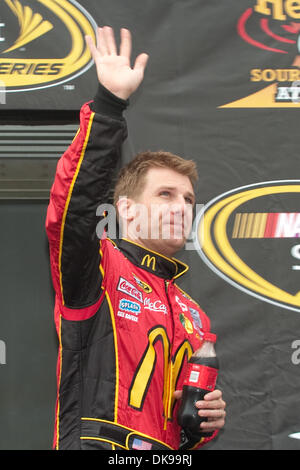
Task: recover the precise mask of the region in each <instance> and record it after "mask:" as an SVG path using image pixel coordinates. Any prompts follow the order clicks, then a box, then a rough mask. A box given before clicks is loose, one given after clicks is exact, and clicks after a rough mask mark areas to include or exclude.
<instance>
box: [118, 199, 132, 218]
mask: <svg viewBox="0 0 300 470" xmlns="http://www.w3.org/2000/svg"><path fill="white" fill-rule="evenodd" d="M134 205H135V202H134V201H133V200H132V199H130V198H128V197H127V196H120V197H119V200H118V201H117V203H116V206H117V211H118V214H119V219H122V220H123V221H124V222H127V223H128V222H131V221H132V220H133V219H134Z"/></svg>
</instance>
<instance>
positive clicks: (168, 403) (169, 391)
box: [164, 280, 174, 431]
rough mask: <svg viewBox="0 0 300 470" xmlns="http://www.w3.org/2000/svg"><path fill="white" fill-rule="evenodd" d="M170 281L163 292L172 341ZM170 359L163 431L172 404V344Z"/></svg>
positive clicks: (172, 319)
mask: <svg viewBox="0 0 300 470" xmlns="http://www.w3.org/2000/svg"><path fill="white" fill-rule="evenodd" d="M169 284H170V281H166V280H165V291H166V297H167V301H168V304H169V310H170V315H171V322H172V339H173V337H174V318H173V311H172V307H171V304H170V301H169V295H168V287H169ZM170 346H171V347H170V357H169V364H168V384H167V398H166V402H165V404H164V405H165V406H164V415H165V416H164V431H165V430H166V429H167V424H168V416H169V412H170V407H171V403H172V381H173V379H172V372H173V368H172V342H171V344H170Z"/></svg>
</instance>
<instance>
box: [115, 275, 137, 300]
mask: <svg viewBox="0 0 300 470" xmlns="http://www.w3.org/2000/svg"><path fill="white" fill-rule="evenodd" d="M117 290H119V291H121V292H123V293H124V294H128V295H130V297H133V298H134V299H137V300H138V301H139V302H142V303H143V294H142V293H141V292H140V291H139V290H138V289H137V288H136V287H135V286H134V285H133V284H131V283H130V282H129V281H127V280H126V279H124V278H123V277H120V279H119V284H118V287H117Z"/></svg>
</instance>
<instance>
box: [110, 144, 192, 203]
mask: <svg viewBox="0 0 300 470" xmlns="http://www.w3.org/2000/svg"><path fill="white" fill-rule="evenodd" d="M150 168H170V169H171V170H174V171H177V173H180V174H182V175H185V176H187V177H188V178H189V179H190V181H191V184H192V186H193V187H194V186H195V183H196V181H197V179H198V174H197V168H196V164H195V162H194V161H193V160H185V159H184V158H182V157H179V156H178V155H174V154H173V153H170V152H164V151H158V152H150V151H148V152H141V153H139V154H137V155H136V157H135V158H134V159H133V160H131V162H130V163H128V164H127V165H126V166H124V167H123V168H122V169H121V171H120V173H119V177H118V180H117V183H116V186H115V191H114V204H115V205H116V203H117V201H118V200H119V197H121V196H126V197H128V198H131V199H134V198H136V197H138V196H139V195H140V194H141V193H142V190H143V187H144V183H145V178H146V175H147V172H148V170H149V169H150Z"/></svg>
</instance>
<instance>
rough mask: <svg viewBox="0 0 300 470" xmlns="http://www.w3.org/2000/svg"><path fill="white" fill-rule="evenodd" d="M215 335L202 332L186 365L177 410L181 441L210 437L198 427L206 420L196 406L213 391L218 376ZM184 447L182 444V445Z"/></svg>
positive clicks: (195, 440) (196, 440) (208, 433)
mask: <svg viewBox="0 0 300 470" xmlns="http://www.w3.org/2000/svg"><path fill="white" fill-rule="evenodd" d="M216 339H217V336H216V335H215V334H214V333H205V334H204V336H203V343H202V345H201V347H200V348H199V349H197V351H195V352H194V354H193V355H192V357H191V358H190V360H189V362H188V370H187V374H186V378H185V381H184V383H183V389H182V400H181V405H180V408H179V410H178V415H177V421H178V424H179V425H180V426H181V427H182V429H183V431H184V433H183V441H184V439H185V440H187V441H193V442H195V443H196V442H198V441H199V440H200V439H201V438H202V437H207V436H211V434H212V433H211V432H202V431H201V429H200V424H201V423H202V422H203V421H207V418H206V417H201V416H199V415H198V411H199V409H198V408H196V406H195V403H196V401H198V400H203V398H204V395H206V394H207V393H208V392H212V391H213V390H214V389H215V386H216V381H217V377H218V370H219V362H218V359H217V356H216V352H215V347H214V345H215V342H216ZM183 445H184V442H183Z"/></svg>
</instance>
